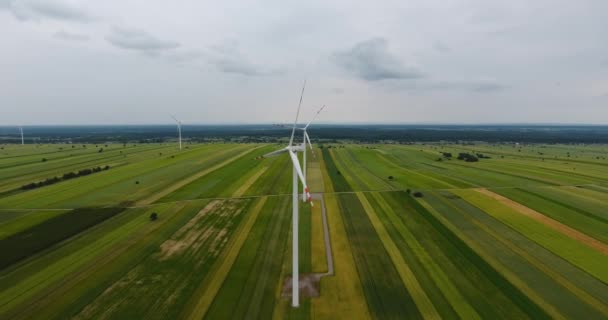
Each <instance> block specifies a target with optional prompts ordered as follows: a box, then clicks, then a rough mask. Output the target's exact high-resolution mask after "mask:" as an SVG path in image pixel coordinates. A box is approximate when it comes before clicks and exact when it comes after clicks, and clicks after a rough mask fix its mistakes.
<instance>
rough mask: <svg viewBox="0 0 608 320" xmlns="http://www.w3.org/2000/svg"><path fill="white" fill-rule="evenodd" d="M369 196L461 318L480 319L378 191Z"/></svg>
mask: <svg viewBox="0 0 608 320" xmlns="http://www.w3.org/2000/svg"><path fill="white" fill-rule="evenodd" d="M384 194H387V193H384ZM370 196H371V197H373V199H374V200H375V203H376V204H377V205H378V207H379V208H380V209H381V210H382V211H383V212H384V213H385V214H386V216H387V218H388V220H389V222H390V226H392V227H394V228H395V229H396V230H398V231H399V234H400V235H401V236H402V237H403V239H404V240H405V241H406V242H407V244H408V245H409V246H410V247H411V248H412V251H413V252H414V254H415V255H416V257H417V258H418V260H419V261H420V263H421V265H423V266H424V267H425V268H426V269H427V270H428V274H429V275H430V277H431V278H432V280H433V281H434V282H435V283H436V284H437V286H438V287H439V289H440V290H441V292H442V293H443V295H444V297H445V298H446V300H447V301H448V302H449V305H450V307H451V308H453V309H454V311H455V312H456V313H457V314H458V316H459V317H460V318H461V319H471V320H474V319H481V316H480V315H479V314H478V313H477V312H476V311H475V308H473V306H472V305H471V304H470V303H469V302H468V301H467V299H466V298H465V297H464V296H463V295H462V294H461V293H460V291H459V289H458V288H457V287H456V285H455V284H454V283H453V282H452V280H450V276H448V274H447V273H445V272H444V271H443V270H442V269H441V267H440V266H439V265H438V262H437V261H436V260H434V259H433V257H431V255H430V254H429V251H427V250H426V249H425V248H424V247H423V246H422V244H421V243H420V242H419V241H418V239H417V237H416V236H415V235H414V234H413V233H412V232H411V231H410V230H409V229H408V228H407V227H406V226H405V224H404V223H403V221H401V219H399V217H398V216H397V213H396V212H395V211H394V210H393V209H392V208H391V207H390V205H389V204H388V203H387V201H386V200H385V199H384V197H383V196H382V195H381V194H380V193H371V194H370ZM422 240H424V239H421V241H422ZM400 249H404V248H400ZM408 261H409V260H408ZM452 276H453V275H452ZM441 307H444V306H441Z"/></svg>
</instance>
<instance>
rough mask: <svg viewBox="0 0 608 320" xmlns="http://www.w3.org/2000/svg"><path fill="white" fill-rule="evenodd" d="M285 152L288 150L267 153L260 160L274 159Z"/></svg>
mask: <svg viewBox="0 0 608 320" xmlns="http://www.w3.org/2000/svg"><path fill="white" fill-rule="evenodd" d="M287 151H289V149H288V148H283V149H279V150H277V151H273V152H269V153H267V154H265V155H263V156H262V158H270V157H276V156H278V155H280V154H283V153H285V152H287Z"/></svg>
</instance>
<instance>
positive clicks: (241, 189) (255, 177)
mask: <svg viewBox="0 0 608 320" xmlns="http://www.w3.org/2000/svg"><path fill="white" fill-rule="evenodd" d="M267 169H268V166H265V167H262V168H261V169H260V170H258V172H256V173H255V174H254V175H252V176H251V177H249V179H247V181H245V182H244V183H243V184H242V185H241V186H240V187H239V188H238V189H237V190H236V191H235V192H234V193H233V194H232V197H233V198H239V197H242V196H243V195H244V194H245V192H247V189H249V187H251V185H252V184H254V183H255V182H256V181H257V180H258V178H259V177H260V176H261V175H263V174H264V172H266V170H267Z"/></svg>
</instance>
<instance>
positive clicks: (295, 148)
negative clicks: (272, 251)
mask: <svg viewBox="0 0 608 320" xmlns="http://www.w3.org/2000/svg"><path fill="white" fill-rule="evenodd" d="M304 88H306V81H304V86H303V87H302V93H301V94H300V103H299V104H298V111H297V113H296V120H295V121H294V123H293V128H292V129H291V138H290V139H289V145H288V146H287V147H285V148H283V149H279V150H277V151H273V152H270V153H267V154H265V155H264V156H263V157H264V158H266V157H274V156H278V155H280V154H283V153H288V154H289V157H290V158H291V162H292V165H293V204H292V227H293V230H292V236H293V238H292V246H293V249H292V266H291V267H292V275H291V283H292V285H291V306H292V307H294V308H296V307H299V306H300V282H299V280H300V275H299V270H298V265H299V262H298V257H299V253H298V221H299V217H298V202H299V201H298V195H299V193H298V178H299V179H300V182H301V183H302V186H303V187H304V196H305V198H304V199H305V201H308V202H310V205H311V206H312V205H313V203H312V197H311V196H310V192H309V190H308V185H307V184H306V177H305V176H304V174H302V169H301V168H300V161H299V160H298V156H297V152H302V151H304V150H306V145H305V143H302V144H301V145H294V143H293V139H294V135H295V133H296V129H297V128H296V126H297V124H298V117H299V115H300V107H301V106H302V97H303V96H304ZM307 136H308V135H307V134H306V131H305V137H307ZM305 139H306V138H305ZM308 141H310V139H308Z"/></svg>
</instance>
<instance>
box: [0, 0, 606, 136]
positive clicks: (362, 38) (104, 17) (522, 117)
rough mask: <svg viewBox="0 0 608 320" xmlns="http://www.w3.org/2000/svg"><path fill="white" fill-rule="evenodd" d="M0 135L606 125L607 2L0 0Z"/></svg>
mask: <svg viewBox="0 0 608 320" xmlns="http://www.w3.org/2000/svg"><path fill="white" fill-rule="evenodd" d="M0 36H1V37H0V39H1V42H0V125H13V124H26V125H27V124H145V123H169V122H170V120H171V118H170V117H169V113H173V114H175V115H177V116H178V117H179V118H182V119H183V120H184V122H185V123H262V122H264V123H274V122H288V121H293V120H292V119H293V117H294V115H295V110H296V107H297V103H298V99H299V93H300V90H301V87H302V83H303V81H304V79H307V81H308V84H307V87H306V92H305V94H304V102H303V117H304V120H305V119H306V118H309V117H311V116H312V114H314V112H315V111H316V109H317V108H319V107H320V106H321V105H323V104H326V105H327V106H328V107H327V110H326V112H324V113H323V114H322V116H321V120H322V121H324V122H374V123H379V122H380V123H598V124H608V1H606V0H577V1H573V0H534V1H529V0H522V1H520V0H509V1H487V0H466V1H464V0H462V1H460V0H459V1H455V0H432V1H429V0H409V1H403V0H400V1H364V2H363V1H362V2H361V4H355V2H353V1H317V0H308V1H294V2H293V3H291V1H259V2H258V1H200V0H199V1H195V0H192V1H189V0H188V1H187V0H183V1H157V0H120V1H119V0H104V1H76V0H72V1H70V0H0Z"/></svg>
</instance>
